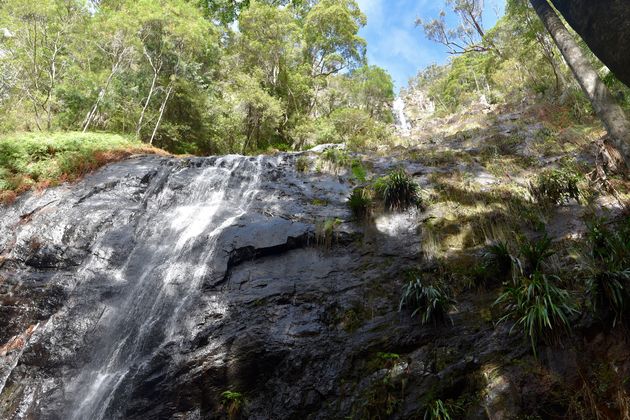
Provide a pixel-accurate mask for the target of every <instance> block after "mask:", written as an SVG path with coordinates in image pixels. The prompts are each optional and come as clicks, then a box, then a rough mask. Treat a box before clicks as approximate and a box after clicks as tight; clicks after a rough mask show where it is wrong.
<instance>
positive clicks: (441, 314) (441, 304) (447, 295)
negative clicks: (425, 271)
mask: <svg viewBox="0 0 630 420" xmlns="http://www.w3.org/2000/svg"><path fill="white" fill-rule="evenodd" d="M456 303H457V302H456V301H455V299H453V297H452V295H451V292H450V290H449V289H448V288H447V287H446V286H445V285H442V284H428V283H423V282H422V279H421V278H416V279H413V280H411V281H410V282H409V283H407V285H405V287H404V288H403V291H402V296H401V298H400V304H399V306H398V310H399V311H402V309H403V308H404V307H407V308H409V309H413V312H412V314H411V316H412V317H414V316H416V315H417V314H420V322H422V325H425V324H427V323H429V322H431V321H433V322H444V321H446V318H447V316H448V313H449V311H451V310H452V309H454V308H455V304H456Z"/></svg>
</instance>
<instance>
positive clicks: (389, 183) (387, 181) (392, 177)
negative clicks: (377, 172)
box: [374, 169, 421, 211]
mask: <svg viewBox="0 0 630 420" xmlns="http://www.w3.org/2000/svg"><path fill="white" fill-rule="evenodd" d="M374 190H375V191H376V192H377V194H378V195H379V196H380V197H381V198H382V199H383V201H384V203H385V208H386V209H387V210H394V211H400V210H405V209H407V208H409V207H411V206H414V205H415V206H419V205H420V204H421V200H420V195H419V194H420V186H419V185H418V184H417V183H416V182H415V181H414V180H413V178H412V177H411V176H410V175H409V174H408V173H407V172H405V170H404V169H394V170H393V171H391V172H390V173H389V174H388V175H387V176H385V177H382V178H378V179H377V180H376V181H375V182H374Z"/></svg>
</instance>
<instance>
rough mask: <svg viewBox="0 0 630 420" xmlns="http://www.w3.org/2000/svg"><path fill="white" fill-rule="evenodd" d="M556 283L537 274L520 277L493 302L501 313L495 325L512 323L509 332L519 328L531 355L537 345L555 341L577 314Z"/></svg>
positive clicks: (568, 295)
mask: <svg viewBox="0 0 630 420" xmlns="http://www.w3.org/2000/svg"><path fill="white" fill-rule="evenodd" d="M559 281H560V279H559V278H558V277H557V276H555V275H546V274H543V273H540V272H535V273H533V274H532V275H531V276H529V277H525V276H521V278H520V282H519V283H518V284H516V285H510V286H508V288H507V289H506V291H505V292H504V293H502V294H501V295H500V296H499V298H498V299H497V300H496V302H495V305H503V306H504V310H505V315H504V316H503V317H502V318H501V319H500V320H499V322H504V321H506V320H513V321H515V324H514V326H513V327H512V330H513V329H514V328H516V327H520V328H521V329H522V331H523V333H524V334H525V336H526V337H528V338H529V340H530V343H531V346H532V350H533V351H534V354H536V347H537V345H538V343H539V342H541V341H544V342H547V343H551V342H555V341H558V340H559V339H560V337H561V334H562V333H564V332H568V331H569V330H570V320H569V318H570V317H571V315H573V314H575V313H577V309H576V307H575V304H574V301H573V298H572V297H571V295H570V294H569V292H568V291H567V290H564V289H561V288H560V287H558V286H556V284H555V283H557V282H559Z"/></svg>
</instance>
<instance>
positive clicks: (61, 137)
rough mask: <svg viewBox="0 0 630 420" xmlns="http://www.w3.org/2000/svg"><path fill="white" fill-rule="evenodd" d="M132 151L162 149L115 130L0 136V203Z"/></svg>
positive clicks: (84, 171) (94, 167)
mask: <svg viewBox="0 0 630 420" xmlns="http://www.w3.org/2000/svg"><path fill="white" fill-rule="evenodd" d="M134 153H164V152H162V151H161V150H159V149H156V148H153V147H150V146H148V145H146V144H143V143H140V142H138V141H135V140H132V139H131V138H129V137H124V136H120V135H116V134H105V133H76V132H69V133H24V134H14V135H12V136H10V137H4V138H0V203H1V202H5V203H6V202H11V201H13V200H14V199H15V198H16V196H17V195H18V194H20V193H22V192H24V191H28V190H30V189H32V188H44V187H47V186H53V185H57V184H59V183H61V182H64V181H73V180H76V179H78V178H80V177H81V176H83V175H85V174H87V173H89V172H91V171H93V170H95V169H97V168H99V167H101V166H103V165H105V164H107V163H110V162H113V161H116V160H120V159H122V158H124V157H127V156H129V155H131V154H134Z"/></svg>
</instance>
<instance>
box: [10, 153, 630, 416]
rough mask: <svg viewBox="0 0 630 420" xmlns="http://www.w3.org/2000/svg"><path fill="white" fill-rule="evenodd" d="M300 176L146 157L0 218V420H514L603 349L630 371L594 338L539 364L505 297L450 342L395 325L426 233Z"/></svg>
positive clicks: (230, 160) (287, 164)
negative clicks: (361, 210) (366, 218)
mask: <svg viewBox="0 0 630 420" xmlns="http://www.w3.org/2000/svg"><path fill="white" fill-rule="evenodd" d="M297 158H298V155H291V154H286V155H279V156H274V157H241V156H225V157H219V158H194V159H173V158H162V157H155V156H144V157H136V158H133V159H129V160H126V161H123V162H120V163H117V164H113V165H110V166H107V167H105V168H103V169H102V170H100V171H98V172H96V173H94V174H92V175H90V176H88V177H87V178H85V179H84V180H83V181H81V182H79V183H77V184H74V185H67V186H62V187H59V188H54V189H49V190H47V191H45V192H43V193H41V194H28V195H25V196H23V197H22V198H20V199H19V200H18V201H17V202H16V203H15V205H13V206H10V207H4V208H0V418H2V419H31V418H36V419H73V418H74V419H117V418H125V419H147V418H156V419H201V418H203V419H206V418H210V419H212V418H225V417H227V416H228V414H229V413H230V412H232V414H233V416H232V417H235V415H238V416H240V417H242V418H250V419H268V418H273V419H294V418H300V417H305V418H310V419H329V418H346V417H352V418H395V419H397V418H422V417H423V416H424V413H425V410H426V407H427V405H428V404H430V403H431V402H432V401H434V400H435V399H438V398H440V399H442V400H444V401H446V400H449V401H454V403H457V404H459V405H458V406H459V407H465V410H464V411H462V412H457V413H454V414H455V415H457V416H461V418H470V419H477V418H487V417H489V418H493V419H495V418H496V419H501V418H510V416H517V415H519V414H531V413H536V412H537V411H536V410H537V409H538V408H539V406H541V402H544V403H545V404H546V405H544V407H545V410H547V409H548V408H549V407H552V408H554V407H555V406H554V404H555V400H553V399H552V398H555V397H553V396H557V395H561V394H560V393H561V392H565V391H566V388H563V387H564V386H565V384H574V383H576V381H578V380H579V376H578V372H579V369H578V367H579V365H580V363H584V362H585V361H587V362H588V361H591V360H594V359H595V358H596V356H597V355H598V353H597V351H598V350H597V349H602V348H609V349H610V351H609V353H610V355H607V356H606V360H614V361H616V362H615V363H617V362H619V363H617V365H618V366H620V367H619V369H621V371H622V372H628V371H630V365H629V363H630V362H629V361H630V356H628V351H627V347H626V346H624V345H619V343H622V342H623V341H622V340H620V339H619V338H618V337H617V338H616V337H611V336H607V335H603V336H602V335H601V334H600V335H595V336H594V338H588V337H587V338H586V339H585V340H583V339H582V338H580V339H579V340H576V341H577V342H579V343H581V344H579V345H577V347H575V348H574V347H573V346H567V347H566V348H557V349H555V348H554V349H551V348H550V349H545V351H541V355H542V357H541V359H544V360H542V361H541V362H539V361H536V360H534V359H532V357H531V356H530V355H529V354H530V350H529V347H528V344H527V343H526V342H525V341H524V340H521V339H520V338H519V337H518V336H517V335H510V334H509V326H501V327H499V328H496V329H495V328H494V326H493V323H492V321H491V318H492V316H491V314H490V310H489V308H491V306H492V302H493V301H494V299H495V298H496V295H495V294H493V293H492V292H489V293H482V292H479V291H476V290H473V291H470V292H462V293H461V294H460V295H459V296H458V300H459V304H458V311H457V313H453V314H452V319H453V325H450V324H448V325H427V326H421V325H419V323H418V322H417V320H415V319H414V320H412V319H410V317H409V313H408V312H405V311H403V312H398V303H399V299H400V289H401V286H402V285H403V284H404V282H405V281H406V279H407V277H406V276H405V275H406V274H408V271H409V270H408V269H409V268H414V269H416V268H418V266H419V265H421V264H423V263H422V249H421V245H420V238H421V235H420V233H421V232H419V227H420V224H421V221H422V220H423V218H425V217H426V215H425V214H422V213H419V212H416V211H409V212H405V213H398V214H380V215H377V217H375V219H374V220H373V221H372V223H370V224H367V225H365V224H357V223H356V222H354V221H351V220H350V219H351V216H350V212H349V211H348V209H347V205H346V200H347V197H348V195H349V192H350V190H351V188H352V187H353V181H352V179H351V177H350V176H349V175H347V174H344V173H342V174H340V175H338V174H335V175H330V174H325V173H323V174H320V173H315V172H307V173H297V172H296V171H295V169H294V167H295V161H296V159H297ZM313 158H314V157H313V156H310V159H313ZM372 163H373V170H374V172H375V173H378V174H380V173H384V172H385V171H386V170H387V169H388V168H390V167H391V165H392V162H391V161H389V160H387V159H375V160H374V161H373V162H372ZM407 169H408V170H409V171H410V172H412V173H414V174H416V175H420V176H421V175H422V173H423V170H424V169H423V167H422V165H416V166H413V167H412V166H408V168H407ZM322 203H325V205H323V204H322ZM330 219H339V221H340V222H339V223H335V224H334V225H335V226H336V227H335V228H334V229H333V231H332V232H329V233H328V234H326V233H324V236H325V235H329V236H328V237H322V234H323V233H322V229H321V226H322V224H323V222H324V221H325V220H330ZM426 269H427V270H434V269H435V267H433V266H432V265H431V264H426ZM583 341H584V343H587V344H584V343H583ZM588 343H591V344H588ZM615 343H616V344H615ZM579 346H581V347H579ZM582 356H583V357H582ZM541 363H542V364H541ZM623 363H625V364H623ZM617 365H615V366H617ZM543 366H546V367H544V368H543ZM550 366H551V367H550ZM554 369H555V370H554ZM228 390H231V391H235V392H237V393H239V394H237V395H239V397H236V400H232V401H230V400H227V401H226V400H225V398H222V394H223V393H224V392H225V391H228ZM550 396H552V397H550ZM563 401H566V399H564V400H563ZM561 408H562V407H561ZM541 412H542V411H541ZM544 412H545V413H546V412H548V411H544ZM558 412H561V410H560V409H559V411H558ZM462 413H463V414H462ZM457 418H459V417H457Z"/></svg>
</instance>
